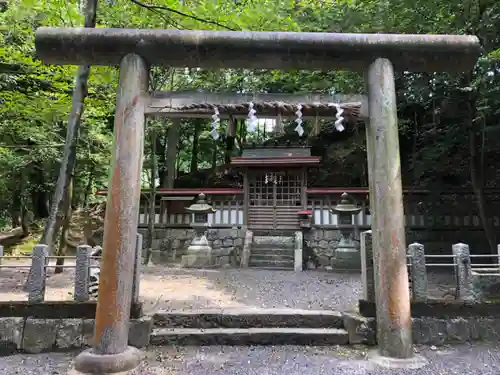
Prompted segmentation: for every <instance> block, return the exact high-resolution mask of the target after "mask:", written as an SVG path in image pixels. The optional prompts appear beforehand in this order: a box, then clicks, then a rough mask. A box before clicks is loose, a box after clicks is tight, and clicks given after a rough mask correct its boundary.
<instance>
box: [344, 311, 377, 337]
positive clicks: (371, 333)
mask: <svg viewBox="0 0 500 375" xmlns="http://www.w3.org/2000/svg"><path fill="white" fill-rule="evenodd" d="M342 318H343V320H344V327H345V329H346V330H347V333H348V334H349V344H351V345H353V344H366V345H375V344H376V329H375V319H374V318H365V317H363V316H360V315H358V314H356V313H349V312H345V313H342Z"/></svg>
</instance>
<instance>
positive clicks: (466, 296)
mask: <svg viewBox="0 0 500 375" xmlns="http://www.w3.org/2000/svg"><path fill="white" fill-rule="evenodd" d="M452 250H453V255H454V256H455V258H454V259H455V272H456V278H457V298H458V299H460V300H463V301H470V300H473V299H474V294H473V289H472V265H471V260H470V250H469V245H466V244H464V243H457V244H455V245H453V247H452Z"/></svg>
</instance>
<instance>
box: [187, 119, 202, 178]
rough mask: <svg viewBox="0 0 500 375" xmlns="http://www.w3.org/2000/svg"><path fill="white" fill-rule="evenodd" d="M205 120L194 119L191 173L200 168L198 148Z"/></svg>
mask: <svg viewBox="0 0 500 375" xmlns="http://www.w3.org/2000/svg"><path fill="white" fill-rule="evenodd" d="M202 121H203V120H199V119H196V120H194V121H193V122H194V131H193V148H192V150H191V166H190V168H189V172H190V173H194V172H196V171H197V170H198V150H199V146H200V132H201V126H202V124H203V122H202Z"/></svg>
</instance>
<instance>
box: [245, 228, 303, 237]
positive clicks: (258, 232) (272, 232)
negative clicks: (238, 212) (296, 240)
mask: <svg viewBox="0 0 500 375" xmlns="http://www.w3.org/2000/svg"><path fill="white" fill-rule="evenodd" d="M252 232H253V235H254V236H260V237H267V236H279V237H294V236H295V232H296V231H295V230H291V229H289V230H286V229H284V230H281V229H269V230H263V229H254V230H253V231H252Z"/></svg>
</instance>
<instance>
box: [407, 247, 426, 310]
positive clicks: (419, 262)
mask: <svg viewBox="0 0 500 375" xmlns="http://www.w3.org/2000/svg"><path fill="white" fill-rule="evenodd" d="M408 250H409V251H408V252H409V254H410V255H411V286H412V288H411V289H412V297H413V301H415V302H420V301H426V300H427V267H426V265H425V250H424V245H422V244H420V243H417V242H415V243H412V244H411V245H410V246H408Z"/></svg>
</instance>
